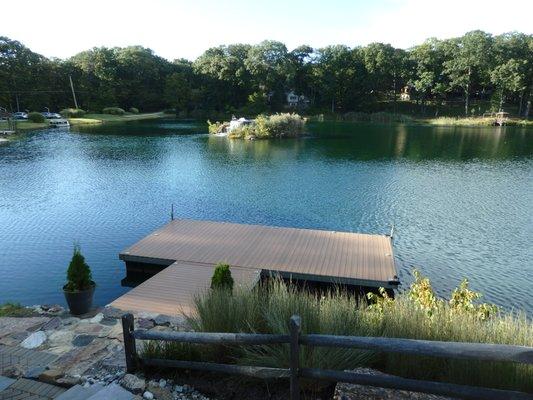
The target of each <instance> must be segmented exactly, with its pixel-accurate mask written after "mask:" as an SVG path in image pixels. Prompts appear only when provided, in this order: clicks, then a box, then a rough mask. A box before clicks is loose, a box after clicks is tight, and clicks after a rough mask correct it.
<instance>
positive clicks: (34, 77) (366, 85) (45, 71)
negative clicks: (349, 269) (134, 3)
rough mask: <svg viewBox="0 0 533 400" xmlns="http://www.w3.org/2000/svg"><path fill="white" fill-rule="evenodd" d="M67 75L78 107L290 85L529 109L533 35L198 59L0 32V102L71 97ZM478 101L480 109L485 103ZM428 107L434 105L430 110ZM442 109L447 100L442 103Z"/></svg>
mask: <svg viewBox="0 0 533 400" xmlns="http://www.w3.org/2000/svg"><path fill="white" fill-rule="evenodd" d="M69 76H70V77H72V81H73V83H74V87H75V89H76V94H77V96H78V102H79V103H80V107H82V108H84V109H87V110H91V111H99V110H101V109H102V108H104V107H110V106H119V107H122V108H125V109H129V108H130V107H137V108H139V109H141V111H155V110H162V109H174V110H176V112H177V113H179V114H180V115H183V116H192V117H194V116H202V115H208V114H209V113H211V112H217V113H235V112H241V113H245V114H254V113H260V112H264V111H271V112H273V111H281V110H283V109H284V108H285V107H286V94H287V93H288V92H289V91H294V93H296V94H298V95H305V96H306V98H307V99H308V100H309V107H310V109H309V110H308V112H334V113H345V112H349V111H377V110H379V109H380V107H387V110H388V111H396V110H397V107H398V105H399V103H400V102H399V100H400V94H402V96H401V97H402V98H403V99H405V98H406V97H405V94H406V93H409V98H410V103H411V104H416V106H417V108H416V110H417V112H419V113H422V114H423V113H425V112H426V109H427V110H429V107H432V108H431V110H435V109H436V107H437V109H438V107H439V106H441V105H446V104H460V105H461V112H462V113H463V114H465V115H471V114H474V113H481V111H480V109H479V108H477V109H476V108H475V107H474V108H473V107H472V104H475V103H476V102H477V103H481V102H483V103H484V104H485V105H486V107H485V108H488V107H490V108H491V109H493V110H498V109H501V108H502V107H503V106H504V105H505V106H506V107H507V106H510V107H512V108H513V110H515V113H516V114H519V115H521V116H524V117H528V116H529V112H530V108H531V100H532V97H533V93H532V92H533V35H528V34H524V33H518V32H512V33H506V34H502V35H497V36H494V35H491V34H489V33H486V32H483V31H472V32H468V33H466V34H465V35H463V36H461V37H458V38H452V39H445V40H439V39H435V38H432V39H428V40H426V41H425V42H424V43H422V44H420V45H418V46H414V47H412V48H410V49H407V50H404V49H399V48H395V47H393V46H391V45H390V44H384V43H371V44H369V45H367V46H363V47H353V48H350V47H348V46H345V45H332V46H327V47H324V48H319V49H315V48H312V47H310V46H306V45H303V46H299V47H297V48H295V49H293V50H289V49H287V47H286V46H285V45H284V44H283V43H281V42H277V41H269V40H267V41H264V42H262V43H259V44H257V45H249V44H232V45H224V46H218V47H213V48H210V49H208V50H206V51H205V52H204V53H203V54H202V55H201V56H199V57H198V58H197V59H196V60H194V61H190V60H186V59H177V60H174V61H169V60H166V59H164V58H162V57H159V56H157V55H156V54H154V52H153V51H152V50H150V49H147V48H144V47H141V46H131V47H125V48H118V47H115V48H106V47H99V48H93V49H90V50H87V51H83V52H81V53H79V54H77V55H75V56H73V57H71V58H69V59H66V60H61V59H49V58H46V57H44V56H42V55H39V54H37V53H35V52H33V51H31V50H30V49H28V48H27V47H25V46H24V45H23V44H21V43H20V42H18V41H15V40H11V39H9V38H7V37H0V107H4V108H7V109H9V110H14V111H16V110H24V109H28V110H38V111H41V110H43V108H44V107H49V108H51V109H52V108H53V109H61V108H65V107H72V106H73V102H72V97H71V96H72V95H71V91H70V86H69V85H70V84H69ZM483 111H484V110H483ZM432 112H433V111H432ZM443 112H444V110H443Z"/></svg>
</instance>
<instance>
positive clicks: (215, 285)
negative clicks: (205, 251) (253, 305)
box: [211, 263, 233, 291]
mask: <svg viewBox="0 0 533 400" xmlns="http://www.w3.org/2000/svg"><path fill="white" fill-rule="evenodd" d="M211 289H224V290H229V291H232V290H233V277H232V276H231V271H230V269H229V265H228V264H224V263H219V264H217V266H216V268H215V272H213V276H212V277H211Z"/></svg>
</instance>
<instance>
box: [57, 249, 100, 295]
mask: <svg viewBox="0 0 533 400" xmlns="http://www.w3.org/2000/svg"><path fill="white" fill-rule="evenodd" d="M93 285H94V282H93V281H92V275H91V269H90V267H89V266H88V265H87V263H86V262H85V257H83V255H82V254H81V251H80V248H79V246H75V247H74V254H73V255H72V259H71V260H70V264H69V266H68V270H67V283H66V285H65V287H64V288H65V290H66V291H68V292H76V291H82V290H87V289H89V288H90V287H91V286H93Z"/></svg>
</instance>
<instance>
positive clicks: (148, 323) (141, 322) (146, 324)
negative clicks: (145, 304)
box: [137, 318, 154, 329]
mask: <svg viewBox="0 0 533 400" xmlns="http://www.w3.org/2000/svg"><path fill="white" fill-rule="evenodd" d="M137 327H138V328H140V329H151V328H153V327H154V321H152V320H151V319H146V318H139V319H138V320H137Z"/></svg>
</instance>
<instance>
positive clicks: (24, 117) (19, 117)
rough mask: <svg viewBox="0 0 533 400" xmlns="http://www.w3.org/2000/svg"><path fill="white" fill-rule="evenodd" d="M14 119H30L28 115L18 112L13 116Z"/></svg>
mask: <svg viewBox="0 0 533 400" xmlns="http://www.w3.org/2000/svg"><path fill="white" fill-rule="evenodd" d="M13 118H15V119H28V114H26V113H25V112H16V113H14V114H13Z"/></svg>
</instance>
